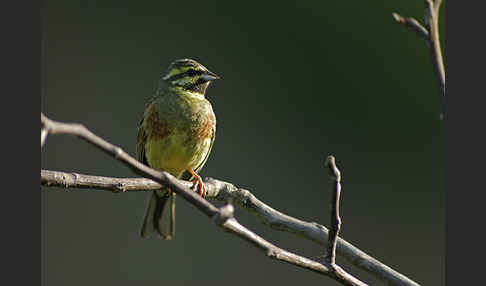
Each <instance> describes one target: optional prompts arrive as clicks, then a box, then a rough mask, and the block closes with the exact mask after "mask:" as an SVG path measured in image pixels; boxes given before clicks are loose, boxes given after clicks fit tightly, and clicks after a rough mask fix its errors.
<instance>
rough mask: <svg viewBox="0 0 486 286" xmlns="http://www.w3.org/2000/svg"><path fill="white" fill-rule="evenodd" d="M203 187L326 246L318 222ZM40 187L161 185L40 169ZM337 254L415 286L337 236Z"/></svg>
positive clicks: (245, 195) (230, 190)
mask: <svg viewBox="0 0 486 286" xmlns="http://www.w3.org/2000/svg"><path fill="white" fill-rule="evenodd" d="M179 182H180V183H181V184H183V185H185V186H186V187H190V186H191V185H192V184H191V183H190V182H186V181H182V180H179ZM204 184H205V186H206V188H207V196H206V198H208V199H216V200H219V201H228V200H232V201H233V202H234V203H235V204H236V205H238V206H240V207H242V208H243V209H245V210H248V211H249V212H250V213H251V214H253V215H255V216H256V217H257V219H258V220H259V221H260V222H261V223H262V224H264V225H266V226H268V227H270V228H271V229H274V230H278V231H283V232H288V233H292V234H295V235H298V236H300V237H303V238H306V239H308V240H311V241H313V242H315V243H318V244H320V245H322V246H327V244H328V229H327V228H326V227H324V226H322V225H320V224H318V223H315V222H306V221H302V220H299V219H297V218H294V217H291V216H289V215H286V214H284V213H282V212H279V211H277V210H275V209H273V208H272V207H270V206H268V205H266V204H265V203H263V202H262V201H260V200H259V199H258V198H257V197H255V196H254V195H253V194H252V193H251V192H250V191H248V190H246V189H242V188H238V187H236V186H234V185H233V184H231V183H228V182H224V181H220V180H216V179H213V178H206V179H205V180H204ZM41 185H44V186H55V187H63V188H71V189H73V188H80V189H93V190H105V191H111V192H120V191H126V192H131V191H153V190H156V189H159V188H161V185H160V184H158V183H156V182H154V181H152V180H150V179H142V178H109V177H100V176H89V175H82V174H77V173H64V172H56V171H47V170H41ZM337 254H338V255H340V256H342V257H344V258H345V259H346V260H348V261H349V262H350V263H352V264H353V265H355V266H357V267H358V268H360V269H362V270H365V271H367V272H369V273H371V274H373V275H375V276H376V277H377V278H379V279H381V280H383V281H387V282H388V283H389V284H390V285H413V286H417V285H418V284H417V283H416V282H414V281H412V280H411V279H409V278H408V277H406V276H405V275H403V274H400V273H399V272H397V271H395V270H393V269H392V268H390V267H388V266H387V265H385V264H383V263H381V262H380V261H378V260H376V259H375V258H373V257H371V256H370V255H368V254H366V253H365V252H363V251H361V250H360V249H358V248H357V247H355V246H353V245H352V244H351V243H349V242H347V241H345V240H344V239H342V238H339V237H338V239H337Z"/></svg>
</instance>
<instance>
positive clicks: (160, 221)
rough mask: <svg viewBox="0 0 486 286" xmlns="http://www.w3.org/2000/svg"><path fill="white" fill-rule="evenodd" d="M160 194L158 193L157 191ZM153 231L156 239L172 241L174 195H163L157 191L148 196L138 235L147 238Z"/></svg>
mask: <svg viewBox="0 0 486 286" xmlns="http://www.w3.org/2000/svg"><path fill="white" fill-rule="evenodd" d="M159 192H160V191H159ZM154 230H156V231H157V234H158V237H159V238H163V239H167V240H169V239H172V238H173V237H174V235H175V193H174V192H171V191H165V192H164V193H163V194H161V193H158V191H154V192H152V194H151V195H150V198H149V201H148V204H147V210H146V211H145V216H144V218H143V224H142V229H141V231H140V235H141V236H142V237H143V238H149V237H150V236H151V235H152V232H154Z"/></svg>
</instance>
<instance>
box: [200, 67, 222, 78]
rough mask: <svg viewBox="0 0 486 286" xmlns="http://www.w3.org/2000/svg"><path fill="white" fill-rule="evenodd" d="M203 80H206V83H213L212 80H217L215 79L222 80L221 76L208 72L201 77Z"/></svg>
mask: <svg viewBox="0 0 486 286" xmlns="http://www.w3.org/2000/svg"><path fill="white" fill-rule="evenodd" d="M201 78H202V79H203V80H204V81H212V80H215V79H220V77H219V76H217V75H216V74H214V73H212V72H210V71H208V70H206V72H205V73H204V74H203V75H202V76H201Z"/></svg>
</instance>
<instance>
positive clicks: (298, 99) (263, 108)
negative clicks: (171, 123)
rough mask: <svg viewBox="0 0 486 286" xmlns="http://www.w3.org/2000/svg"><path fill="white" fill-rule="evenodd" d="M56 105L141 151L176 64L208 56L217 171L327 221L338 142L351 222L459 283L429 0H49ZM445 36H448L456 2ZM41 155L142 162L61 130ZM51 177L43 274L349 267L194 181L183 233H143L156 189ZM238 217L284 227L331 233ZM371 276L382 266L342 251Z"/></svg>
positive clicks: (259, 279) (310, 278)
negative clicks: (82, 184) (408, 19)
mask: <svg viewBox="0 0 486 286" xmlns="http://www.w3.org/2000/svg"><path fill="white" fill-rule="evenodd" d="M43 6H44V7H43V9H42V11H41V13H42V39H43V41H42V51H41V54H42V71H41V72H42V78H41V81H42V99H41V111H42V112H44V113H45V114H46V115H47V116H49V117H51V118H52V119H55V120H59V121H67V122H80V123H83V124H85V125H86V126H87V127H88V128H90V129H91V130H92V131H93V132H95V133H96V134H98V135H100V136H102V137H104V138H105V139H107V140H108V141H110V142H112V143H114V144H117V145H118V146H120V147H122V148H123V149H124V150H126V151H127V152H128V153H130V154H132V155H135V139H136V132H137V130H136V128H137V123H138V121H139V119H140V116H141V114H142V111H143V107H144V104H145V102H146V101H147V100H148V99H149V98H150V96H151V94H152V93H153V91H154V89H155V87H156V84H157V81H158V78H159V76H160V75H161V73H162V72H163V71H165V69H166V67H167V65H168V64H169V63H170V62H171V61H173V60H175V59H178V58H186V57H188V58H193V59H196V60H198V61H200V62H201V63H202V64H203V65H205V66H206V67H208V68H209V69H210V70H211V71H213V72H215V73H216V74H218V75H220V76H221V77H222V78H223V79H222V80H220V81H218V82H216V83H214V84H213V85H212V86H211V87H210V88H209V90H208V98H209V100H210V101H211V102H212V104H213V107H214V109H215V113H216V116H217V133H216V134H217V135H216V142H215V145H214V148H213V151H212V154H211V156H210V158H209V160H208V162H207V164H206V166H205V168H204V169H203V172H202V174H201V175H202V176H203V177H206V176H210V177H215V178H218V179H221V180H225V181H229V182H232V183H234V184H236V185H238V186H240V187H244V188H247V189H249V190H251V191H252V192H253V193H254V194H255V195H256V196H257V197H258V198H260V199H262V200H263V201H264V202H266V203H268V204H269V205H271V206H272V207H274V208H276V209H278V210H280V211H283V212H285V213H287V214H289V215H292V216H295V217H298V218H300V219H303V220H306V221H317V222H320V223H322V224H324V225H328V220H329V214H328V212H329V198H330V194H329V184H328V182H329V179H328V174H327V170H326V169H325V168H324V167H323V162H324V159H325V157H326V156H327V155H330V154H333V155H334V156H335V157H336V158H337V164H338V166H339V168H340V169H341V171H342V173H343V182H342V184H343V194H342V204H341V212H342V219H343V221H344V224H343V228H342V237H343V238H344V239H346V240H348V241H349V242H351V243H353V244H354V245H356V246H357V247H359V248H360V249H362V250H363V251H365V252H367V253H369V254H371V255H372V256H373V257H375V258H377V259H378V260H380V261H382V262H384V263H385V264H387V265H388V266H390V267H392V268H394V269H396V270H398V271H399V272H401V273H403V274H405V275H407V276H409V277H410V278H412V279H413V280H415V281H417V282H419V283H420V284H423V285H444V284H445V281H444V259H445V255H444V130H443V122H440V121H439V120H438V114H439V102H438V95H437V87H436V81H435V77H434V74H433V71H432V66H431V63H430V59H429V54H428V51H427V49H426V47H425V45H424V43H423V41H422V40H420V39H418V38H417V37H416V36H415V35H414V34H413V33H411V32H409V31H407V30H405V29H404V28H403V27H401V26H399V25H397V24H395V23H394V21H393V19H392V16H391V13H392V12H399V13H401V14H402V15H405V16H413V17H416V18H418V19H419V20H421V21H422V15H423V1H388V2H386V1H385V2H382V1H338V0H334V1H297V2H290V1H288V2H277V1H274V2H270V1H269V2H267V1H239V2H230V1H219V2H213V1H168V2H166V1H140V2H137V1H79V2H77V1H48V0H47V1H44V4H43ZM441 12H442V14H441V34H442V39H441V40H442V43H444V40H445V36H444V35H445V26H444V21H443V20H444V15H445V6H443V7H442V9H441ZM41 160H42V163H41V167H42V168H44V169H51V170H63V171H72V172H78V173H87V174H93V175H105V176H116V177H133V176H134V174H133V173H132V172H131V171H130V170H129V169H128V168H126V167H124V166H122V165H121V164H120V163H119V162H117V161H115V160H113V159H111V158H109V157H108V156H106V155H105V154H103V153H101V152H99V151H98V150H96V149H94V148H93V147H91V146H90V145H88V144H86V143H85V142H82V141H80V140H78V139H76V138H73V137H68V136H51V137H49V138H48V140H47V145H46V146H45V147H44V149H43V150H42V153H41ZM41 190H42V240H41V244H42V253H41V254H42V261H41V263H42V269H41V270H42V282H43V285H163V284H164V285H168V284H170V285H205V284H208V283H212V284H213V285H223V284H226V283H231V285H248V284H249V283H256V284H257V285H261V284H263V283H266V282H271V283H272V284H275V285H277V283H279V285H294V284H296V283H299V284H302V285H306V284H320V285H323V283H324V284H326V285H337V283H336V282H334V281H332V280H331V279H329V278H326V277H322V276H319V275H317V274H315V273H312V272H308V271H305V270H302V269H297V268H296V267H293V266H290V265H287V264H282V263H278V262H275V261H272V260H269V259H268V258H266V257H265V256H264V255H263V254H262V253H261V252H259V251H257V250H256V249H255V248H253V247H252V246H250V245H249V244H247V243H246V242H243V241H242V240H240V239H238V238H236V237H234V236H232V235H229V234H227V233H225V232H223V231H221V230H220V229H219V228H217V227H215V225H214V224H213V223H212V222H211V221H210V220H208V218H207V217H205V216H203V215H202V214H201V213H200V212H198V211H197V210H196V209H195V208H194V207H192V206H191V205H189V204H188V203H186V202H185V201H184V200H183V199H182V198H179V200H178V204H177V232H176V239H175V240H173V241H169V242H167V241H162V240H157V239H155V238H153V239H150V240H143V239H141V238H140V237H139V235H138V232H139V227H140V223H141V218H142V215H143V212H144V209H145V205H146V199H147V196H148V193H126V194H112V193H108V192H95V191H69V190H67V191H64V190H61V189H54V188H41ZM236 216H237V218H238V219H239V220H240V221H241V222H242V223H244V224H245V225H247V226H248V227H249V228H250V229H251V230H254V231H255V232H257V233H258V234H260V235H262V236H263V237H265V238H266V239H268V240H269V241H271V242H273V243H276V244H278V245H279V246H281V247H284V248H287V249H289V250H291V251H295V252H297V253H299V254H302V255H305V256H308V257H311V258H313V257H316V256H319V255H322V254H324V253H325V250H324V249H323V248H322V247H320V246H318V245H316V244H314V243H312V242H310V241H307V240H303V239H298V238H296V237H294V236H293V235H291V234H287V233H281V232H275V231H272V230H269V229H267V228H266V227H264V226H262V225H260V224H259V223H257V222H256V220H255V219H254V217H252V216H250V215H249V214H247V213H246V212H245V211H244V210H240V209H237V210H236ZM337 261H338V263H342V264H343V266H344V268H345V269H347V270H348V271H350V272H351V273H352V274H354V275H356V276H359V277H360V278H361V279H362V280H364V281H366V282H368V283H371V284H375V283H376V282H377V280H376V279H375V278H373V277H372V276H371V275H369V274H367V273H363V272H361V271H359V270H357V269H356V268H355V267H353V266H350V265H349V264H347V263H346V262H345V261H344V259H343V258H339V257H338V260H337Z"/></svg>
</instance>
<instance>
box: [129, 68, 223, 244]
mask: <svg viewBox="0 0 486 286" xmlns="http://www.w3.org/2000/svg"><path fill="white" fill-rule="evenodd" d="M219 78H220V77H219V76H217V75H216V74H214V73H213V72H211V71H209V70H208V69H207V68H206V67H204V66H203V65H202V64H200V63H198V62H197V61H195V60H192V59H178V60H175V61H174V62H172V63H171V64H170V65H169V67H168V68H167V71H166V72H165V74H164V75H163V76H162V77H161V79H160V80H159V84H158V87H157V89H156V92H155V94H154V95H153V96H152V98H151V99H150V100H149V102H148V103H147V104H146V105H145V108H144V112H143V116H142V119H141V120H140V122H139V125H138V134H137V142H136V155H137V160H138V161H140V162H141V163H143V164H145V165H147V166H149V167H151V168H153V169H155V170H158V171H166V172H168V173H170V174H171V175H173V176H175V177H176V178H178V179H182V180H190V181H192V183H193V185H192V188H193V189H194V190H195V191H196V192H197V193H198V194H200V195H201V196H202V197H203V198H205V196H206V187H205V186H204V183H203V181H202V179H201V177H200V176H199V175H198V173H199V172H200V171H201V169H202V168H203V167H204V164H205V163H206V161H207V160H208V157H209V154H210V153H211V149H212V147H213V144H214V140H215V137H216V116H215V114H214V111H213V108H212V105H211V103H210V102H209V100H208V99H207V98H206V90H207V88H208V86H209V85H210V83H211V82H212V81H214V80H216V79H219ZM175 196H176V195H175V193H174V192H173V191H171V190H170V189H169V188H163V189H161V190H156V191H153V192H152V193H151V194H150V196H149V199H148V203H147V207H146V210H145V214H144V217H143V222H142V227H141V231H140V235H141V236H142V237H143V238H149V237H151V235H152V233H153V232H154V231H156V233H157V235H158V237H159V238H162V239H165V240H170V239H172V238H174V235H175Z"/></svg>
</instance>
